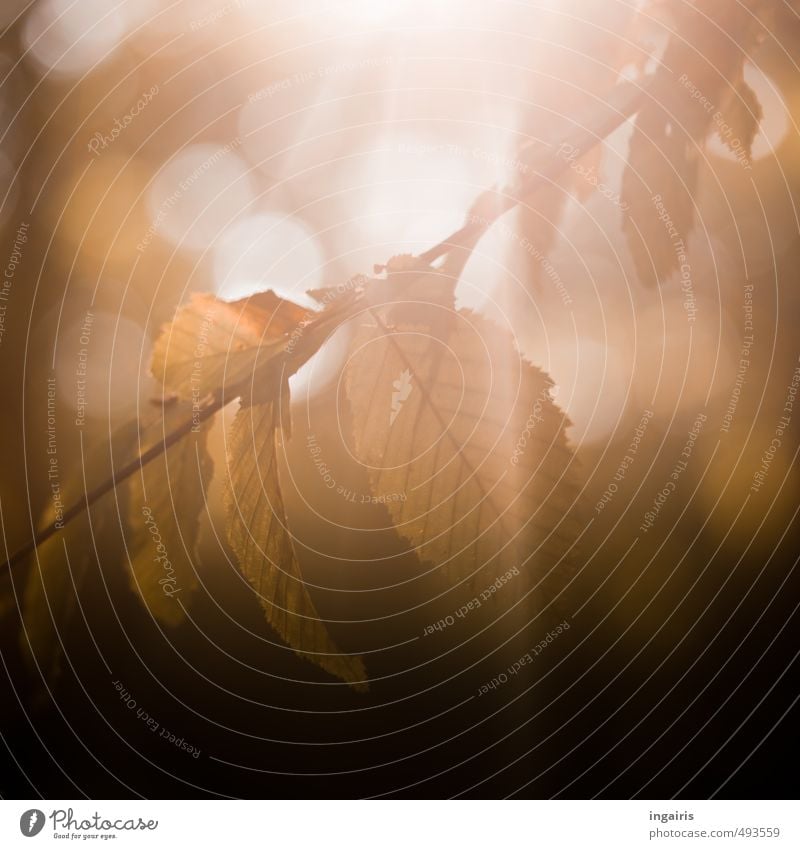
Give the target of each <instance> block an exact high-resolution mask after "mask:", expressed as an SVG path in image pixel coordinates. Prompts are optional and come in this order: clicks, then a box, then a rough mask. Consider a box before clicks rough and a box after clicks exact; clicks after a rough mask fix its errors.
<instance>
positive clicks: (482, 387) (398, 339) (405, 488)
mask: <svg viewBox="0 0 800 849" xmlns="http://www.w3.org/2000/svg"><path fill="white" fill-rule="evenodd" d="M430 279H431V281H433V280H434V279H435V278H434V277H433V276H431V278H430ZM374 315H375V319H376V320H375V324H374V325H373V326H362V327H361V328H360V329H359V331H358V332H357V334H356V335H355V338H354V339H353V342H352V347H351V354H350V358H349V361H348V366H347V371H346V391H347V396H348V398H349V400H350V403H351V405H352V410H353V421H354V428H355V432H354V439H353V445H352V446H351V447H350V450H351V451H352V452H353V454H354V455H355V456H356V458H357V459H358V460H359V461H360V462H361V463H363V464H364V465H365V466H366V467H367V468H368V470H369V474H370V478H371V480H372V485H373V492H374V494H375V495H376V496H378V498H380V496H381V495H382V494H385V493H402V494H403V499H402V500H392V501H389V502H388V503H387V507H388V510H389V512H390V514H391V516H392V519H393V521H394V523H395V525H396V527H397V531H398V533H400V534H401V535H402V536H403V537H404V538H405V539H407V540H408V541H410V542H411V543H412V545H413V546H414V547H415V548H416V549H417V551H418V554H419V556H420V557H421V558H422V559H423V560H425V561H426V562H429V563H432V564H434V565H435V566H436V567H437V568H438V571H439V573H440V575H441V577H442V578H443V580H444V582H445V585H446V586H447V587H450V588H454V587H456V586H458V587H459V589H458V592H459V593H460V594H463V593H466V594H468V595H469V594H475V593H478V592H480V591H481V590H483V589H484V588H485V587H488V586H489V585H491V584H492V582H493V581H495V580H496V579H497V578H498V577H499V576H500V575H503V574H505V573H506V572H507V571H508V570H509V569H517V570H518V571H519V572H520V574H521V575H522V577H520V578H519V579H515V580H513V581H511V582H510V586H512V585H513V590H512V596H513V598H514V599H516V598H519V597H521V595H522V594H523V592H526V591H527V590H529V589H530V588H531V587H535V592H536V593H537V594H538V600H539V606H540V608H541V607H544V606H546V604H547V603H548V602H549V600H550V599H551V598H552V596H553V595H554V594H555V592H554V587H555V586H556V585H557V584H558V583H559V582H562V581H563V579H564V577H565V575H566V574H568V573H569V568H568V563H569V555H568V549H569V548H570V546H571V544H572V542H573V541H574V539H575V534H576V531H577V527H578V526H577V524H576V523H575V521H574V519H573V518H571V517H570V516H569V515H568V514H569V513H570V508H571V506H572V505H573V504H574V502H575V501H576V499H577V496H578V492H579V488H580V487H579V480H578V477H577V475H576V471H575V466H574V463H573V459H572V454H571V451H570V449H569V448H568V446H567V440H566V436H565V433H564V429H565V427H566V425H567V424H568V420H567V419H566V416H565V415H564V414H563V413H561V412H560V411H559V410H558V409H557V407H556V406H555V404H554V403H553V401H552V398H551V395H550V390H551V388H552V383H551V381H550V380H549V378H548V377H547V376H546V375H545V374H543V373H542V372H541V371H540V370H539V369H537V368H535V367H534V366H532V365H531V364H530V363H528V362H527V361H525V360H524V359H523V358H522V357H520V355H519V354H518V352H517V351H516V350H515V348H514V345H513V342H512V340H511V338H510V337H509V336H508V335H507V333H505V332H503V331H502V330H500V329H499V328H498V327H496V326H495V325H493V324H492V323H490V322H488V321H486V320H485V319H483V318H481V317H479V316H478V315H476V314H474V313H471V312H469V311H465V310H460V311H458V312H455V311H454V310H452V309H447V308H446V307H444V306H442V305H441V304H430V305H424V304H417V306H416V321H414V322H412V321H410V320H409V318H410V316H409V314H408V312H406V313H405V320H403V321H398V320H397V316H396V315H395V314H394V311H393V308H392V307H391V306H388V307H384V308H380V309H376V310H375V311H374ZM565 567H567V568H565ZM498 595H499V594H498ZM506 598H508V596H506Z"/></svg>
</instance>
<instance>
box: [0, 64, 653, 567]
mask: <svg viewBox="0 0 800 849" xmlns="http://www.w3.org/2000/svg"><path fill="white" fill-rule="evenodd" d="M646 92H647V81H646V83H645V85H640V84H635V83H625V84H622V85H618V86H616V87H615V88H614V90H613V91H612V92H611V96H610V98H609V102H608V103H606V104H603V105H604V106H606V107H608V109H609V110H610V112H611V113H612V114H611V115H609V117H608V118H607V119H605V120H604V121H603V122H602V123H601V124H600V126H599V127H598V128H597V129H593V130H587V129H584V128H581V131H580V132H578V131H576V132H575V134H574V135H571V136H569V137H565V138H564V139H563V140H562V144H565V145H566V144H570V145H572V146H573V148H575V149H579V150H581V152H582V153H586V152H588V151H589V150H591V149H592V148H593V147H594V146H595V145H597V144H599V143H600V142H601V141H602V140H603V139H605V138H606V137H607V136H609V135H610V134H611V133H612V132H614V130H616V129H617V128H618V127H620V126H621V125H622V124H623V123H624V122H625V121H627V120H628V119H629V118H631V117H632V116H633V115H635V114H636V113H637V112H638V110H639V109H640V108H641V106H642V103H643V101H644V98H645V95H646ZM532 148H533V144H532V143H528V144H527V145H524V146H523V147H522V149H521V150H520V155H523V156H524V154H525V153H526V152H527V151H529V150H531V149H532ZM569 167H570V160H568V159H567V158H565V157H561V156H558V154H557V152H556V155H555V156H552V157H551V158H549V159H548V160H547V162H545V163H544V164H543V165H542V167H541V169H540V170H539V171H537V173H536V174H533V175H531V176H530V177H527V178H525V179H522V180H520V182H519V185H518V186H517V187H510V188H507V189H504V190H496V189H489V190H487V191H486V192H484V193H483V194H482V195H481V196H480V197H479V198H478V201H477V202H476V205H477V204H480V207H481V212H482V214H481V216H477V215H476V216H472V215H470V217H469V218H468V220H467V223H466V224H464V226H463V227H461V228H460V229H459V230H456V232H455V233H452V234H451V235H450V236H448V237H447V238H446V239H444V240H443V241H441V242H439V243H438V244H437V245H434V246H433V247H432V248H429V249H428V250H427V251H425V252H424V253H422V254H420V255H419V257H418V259H420V260H422V261H423V262H425V263H427V264H428V265H430V264H431V263H432V262H434V261H435V260H437V259H439V258H440V257H442V256H444V255H445V254H450V253H456V252H458V253H459V254H461V256H460V257H459V260H458V263H457V264H458V265H459V266H460V267H463V264H464V263H465V262H466V259H467V258H468V257H469V254H470V252H471V251H472V249H473V248H474V247H475V245H477V243H478V241H479V239H480V238H481V236H482V235H483V234H484V233H485V232H486V231H487V230H488V229H489V227H491V225H492V224H493V223H494V222H495V221H496V220H497V219H498V218H499V217H500V216H501V215H503V214H504V213H506V212H508V211H510V210H511V209H513V208H514V207H515V206H517V205H518V204H519V203H521V202H523V201H524V200H525V199H526V198H527V197H529V196H530V195H532V194H534V193H535V192H536V191H537V190H538V189H540V188H542V187H543V186H544V185H547V184H548V183H549V182H551V181H552V180H553V179H555V178H557V177H559V176H560V175H561V174H562V173H564V172H565V171H566V170H567V168H569ZM484 207H485V208H484ZM475 208H476V207H475V206H473V209H475ZM314 350H316V349H314V348H313V347H312V346H310V345H308V346H307V351H306V354H307V356H305V357H304V360H305V359H308V358H309V357H310V356H311V355H312V354H313V352H314ZM280 359H281V361H282V362H283V367H284V369H285V367H286V365H287V362H288V359H289V357H288V356H287V355H284V356H283V357H282V358H280ZM304 360H303V361H304ZM295 361H296V358H295ZM300 364H302V363H300ZM276 365H277V364H276ZM228 400H233V399H232V397H230V396H229V397H228ZM224 403H225V402H224V401H223V399H222V398H221V397H220V398H217V399H214V400H213V401H211V402H210V403H209V404H207V405H206V406H204V407H202V408H201V409H200V411H199V413H196V414H195V415H194V417H193V418H192V419H190V420H189V421H187V422H186V423H184V424H182V425H181V426H180V427H178V428H176V429H175V430H173V431H172V432H171V433H169V434H168V435H167V436H165V437H164V439H162V440H161V441H160V442H157V443H156V444H155V445H153V446H151V447H150V448H148V449H147V451H145V452H144V453H142V454H140V455H139V456H138V457H136V459H134V460H132V461H131V462H130V463H127V464H126V465H124V466H123V467H122V468H121V469H119V470H118V471H116V472H112V474H111V477H110V478H109V479H108V480H106V481H104V482H103V483H102V484H100V485H99V486H97V487H96V488H95V489H93V490H91V491H90V492H87V493H86V494H85V497H84V499H83V500H82V501H80V502H78V503H76V504H73V505H72V507H70V508H68V509H67V510H65V511H64V513H63V516H62V517H61V519H60V520H59V521H58V523H56V522H53V523H52V524H51V525H49V526H48V527H46V528H44V529H43V530H41V531H39V532H37V533H36V534H34V537H33V539H32V540H30V541H29V542H28V543H26V544H25V545H24V546H22V547H21V548H20V549H18V550H17V551H15V552H14V554H13V555H12V556H11V557H10V558H9V559H8V560H7V561H6V562H5V563H4V564H3V565H2V566H0V571H2V570H4V569H5V568H9V569H10V568H11V567H12V566H14V565H15V564H16V563H19V562H20V561H21V560H24V559H25V558H26V557H27V556H28V555H29V554H31V552H32V551H34V550H35V549H36V548H38V546H39V545H41V544H42V543H43V542H45V540H48V539H50V537H52V536H53V535H54V534H56V533H57V532H58V531H59V530H61V529H62V528H63V527H64V526H65V525H66V524H67V523H68V522H71V521H72V520H73V519H75V518H76V517H77V516H79V515H81V513H83V512H84V511H85V510H89V509H90V508H91V507H92V505H93V504H94V503H95V502H97V501H98V500H99V499H100V498H102V497H103V496H104V495H106V494H107V493H109V492H111V491H112V490H113V489H116V487H117V486H118V485H119V484H120V483H122V482H123V481H124V480H126V479H127V478H129V477H130V476H131V475H133V474H135V473H136V472H137V471H139V470H140V469H141V468H142V467H143V466H144V465H146V464H147V463H149V462H151V461H152V460H154V459H155V458H156V457H158V456H160V455H161V454H163V453H164V452H165V451H167V450H168V449H169V448H170V447H172V446H173V445H174V444H175V443H176V442H178V441H179V440H180V439H182V438H183V437H184V436H186V435H187V434H188V433H189V432H190V431H191V429H192V427H193V426H195V425H196V424H197V422H198V420H199V421H205V420H206V419H208V418H210V417H211V416H213V415H214V414H215V413H216V412H218V411H219V410H220V409H221V408H222V406H223V404H224Z"/></svg>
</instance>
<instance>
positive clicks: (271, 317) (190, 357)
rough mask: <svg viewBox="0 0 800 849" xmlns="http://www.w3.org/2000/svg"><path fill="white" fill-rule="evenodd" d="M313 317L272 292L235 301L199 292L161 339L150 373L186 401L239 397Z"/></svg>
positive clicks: (167, 328) (157, 345) (154, 353)
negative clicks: (228, 395) (222, 395)
mask: <svg viewBox="0 0 800 849" xmlns="http://www.w3.org/2000/svg"><path fill="white" fill-rule="evenodd" d="M313 315H314V313H313V312H309V310H307V309H304V308H303V307H301V306H299V305H297V304H295V303H293V302H292V301H287V300H284V299H283V298H279V297H278V296H277V295H276V294H275V293H274V292H272V291H267V292H262V293H260V294H257V295H253V296H251V297H249V298H242V299H240V300H238V301H232V302H227V301H221V300H219V299H218V298H215V297H214V296H213V295H208V294H195V295H193V296H192V297H191V299H190V301H189V303H188V304H186V305H185V306H183V307H181V308H180V309H179V310H178V313H177V315H176V316H175V320H174V321H173V322H172V323H171V324H168V325H166V326H165V327H164V329H163V330H162V332H161V334H160V336H159V337H158V339H157V340H156V344H155V347H154V350H153V359H152V362H151V366H150V368H151V371H152V373H153V376H154V377H155V378H156V379H157V380H159V381H161V382H162V384H163V386H164V388H165V390H167V391H169V392H174V393H176V394H177V395H178V396H179V397H181V398H184V399H186V400H194V401H197V400H198V399H202V398H205V397H206V396H207V395H209V394H217V393H219V392H225V393H228V392H230V393H232V394H233V395H234V396H235V395H236V394H239V393H238V392H236V391H235V390H236V389H240V388H241V387H242V385H243V384H247V383H249V382H250V381H252V380H254V379H255V377H256V374H255V371H256V369H257V368H258V367H259V366H262V365H264V364H266V363H268V362H270V361H271V360H272V359H273V358H274V357H275V356H276V355H278V354H280V353H281V352H283V351H285V350H286V348H287V346H288V345H289V343H290V339H291V337H290V334H291V332H292V331H294V330H295V329H296V328H298V327H299V326H300V325H301V324H302V323H303V322H304V321H305V320H307V319H309V318H310V317H311V316H313Z"/></svg>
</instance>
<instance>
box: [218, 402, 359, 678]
mask: <svg viewBox="0 0 800 849" xmlns="http://www.w3.org/2000/svg"><path fill="white" fill-rule="evenodd" d="M281 403H288V398H284V399H283V400H282V402H281ZM279 420H280V410H279V409H278V406H277V402H273V403H269V404H256V405H254V406H249V407H242V408H241V409H240V410H239V411H238V412H237V413H236V416H235V418H234V420H233V423H232V425H231V427H230V431H229V451H228V479H227V481H226V504H227V512H228V540H229V542H230V544H231V547H232V548H233V550H234V552H235V554H236V556H237V558H238V561H239V568H240V569H241V571H242V574H243V575H244V576H245V577H246V578H247V580H248V581H249V582H250V583H251V584H252V586H253V588H254V589H255V591H256V593H257V595H258V599H259V602H260V604H261V606H262V607H263V608H264V612H265V614H266V619H267V622H269V624H270V625H271V626H272V627H273V628H274V629H275V630H276V631H277V632H278V634H279V635H280V637H281V639H283V640H284V641H285V642H286V643H288V644H289V645H290V646H291V647H292V648H293V649H294V650H295V651H296V652H297V654H298V655H299V656H300V657H302V658H304V659H305V660H309V661H311V662H312V663H315V664H317V665H318V666H320V667H322V669H324V670H325V671H326V672H329V673H330V674H331V675H334V676H336V677H338V678H341V679H342V680H343V681H346V682H347V683H349V684H352V685H353V686H354V688H355V689H357V690H365V689H366V687H367V685H366V674H365V670H364V664H363V662H362V660H361V658H360V657H356V656H352V655H344V654H342V653H341V652H340V651H339V649H338V648H337V647H336V645H335V643H334V642H333V640H332V639H331V637H330V635H329V634H328V631H327V629H326V627H325V625H324V624H323V623H322V622H321V621H320V617H319V614H318V613H317V611H316V608H315V607H314V603H313V601H312V600H311V597H310V596H309V594H308V591H307V589H306V587H305V585H304V583H303V576H302V574H301V572H300V564H299V563H298V560H297V555H296V553H295V550H294V545H293V544H292V537H291V533H290V532H289V528H288V524H287V520H286V511H285V509H284V506H283V498H282V495H281V488H280V480H279V478H278V464H277V448H276V440H277V433H278V428H279V426H280V425H279Z"/></svg>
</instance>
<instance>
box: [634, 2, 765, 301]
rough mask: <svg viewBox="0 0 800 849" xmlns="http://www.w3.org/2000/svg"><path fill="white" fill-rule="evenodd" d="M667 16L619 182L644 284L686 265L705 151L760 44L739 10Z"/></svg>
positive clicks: (700, 8) (725, 5)
mask: <svg viewBox="0 0 800 849" xmlns="http://www.w3.org/2000/svg"><path fill="white" fill-rule="evenodd" d="M670 10H671V11H672V12H673V16H674V19H675V24H674V31H673V33H672V35H671V37H670V39H669V42H668V44H667V47H666V50H665V52H664V56H663V58H662V61H661V62H660V63H659V65H658V68H657V70H656V71H655V73H654V77H653V80H652V83H651V84H650V86H649V87H648V98H647V100H646V102H645V103H644V105H643V106H642V108H641V109H640V110H639V114H638V115H637V117H636V121H635V126H634V131H633V135H632V137H631V142H630V152H629V156H628V163H627V167H626V169H625V173H624V175H623V180H622V200H623V202H625V203H627V204H628V207H629V208H628V210H627V211H626V214H625V217H624V222H623V223H624V229H625V233H626V235H627V238H628V245H629V247H630V250H631V254H632V256H633V260H634V263H635V265H636V269H637V272H638V274H639V276H640V278H641V280H642V282H644V283H645V284H647V285H653V284H655V283H657V282H658V281H660V280H664V279H666V278H667V277H669V276H670V275H671V274H673V273H674V272H675V271H676V270H678V268H679V267H680V266H682V265H684V264H685V263H686V253H685V251H686V246H687V245H688V242H689V235H690V233H691V230H692V228H693V226H694V207H695V201H696V194H697V185H698V169H699V162H700V157H701V151H702V145H703V143H704V141H705V139H706V137H707V135H708V133H709V131H710V129H711V127H712V124H713V121H714V115H715V114H716V113H717V111H718V110H719V108H720V106H721V104H722V101H723V98H724V92H725V88H726V87H728V86H729V85H730V81H731V80H737V79H740V78H741V75H742V68H743V66H744V61H745V59H746V57H747V55H748V52H749V50H750V49H751V48H752V46H753V45H754V44H755V43H756V41H757V38H758V24H757V22H756V21H755V19H754V18H753V17H752V16H751V15H750V13H749V11H748V9H747V8H746V7H745V6H744V5H742V4H738V3H736V4H731V3H729V2H727V0H697V2H696V3H694V4H677V5H676V6H675V7H672V6H670Z"/></svg>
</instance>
